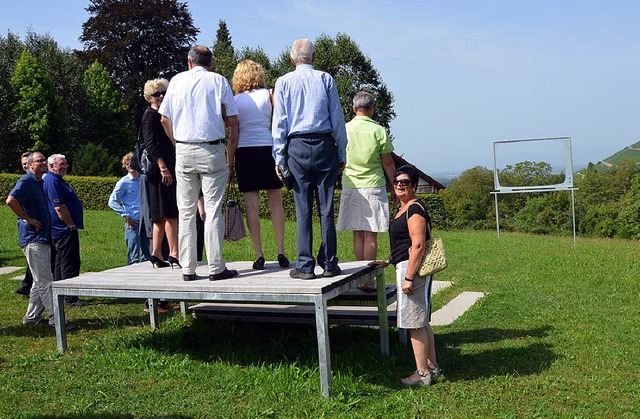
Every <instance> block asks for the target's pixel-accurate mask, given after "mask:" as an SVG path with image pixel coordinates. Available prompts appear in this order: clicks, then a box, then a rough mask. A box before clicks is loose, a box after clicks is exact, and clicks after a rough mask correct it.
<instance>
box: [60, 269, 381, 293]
mask: <svg viewBox="0 0 640 419" xmlns="http://www.w3.org/2000/svg"><path fill="white" fill-rule="evenodd" d="M252 265H253V262H250V261H241V262H229V263H227V268H229V269H236V270H238V273H239V275H238V276H236V277H233V278H230V279H226V280H222V281H209V279H208V269H207V266H206V265H205V264H204V263H202V262H201V263H200V265H199V266H198V268H197V270H196V274H197V275H198V279H197V280H195V281H188V282H187V281H183V280H182V270H181V269H171V268H170V267H168V268H153V266H152V265H151V263H149V262H145V263H137V264H134V265H128V266H123V267H120V268H114V269H109V270H106V271H102V272H90V273H84V274H81V275H80V276H78V277H75V278H69V279H65V280H62V281H56V282H54V283H53V287H54V288H59V289H65V288H66V289H85V290H91V289H95V290H98V289H100V290H119V291H156V290H157V291H164V292H166V291H173V292H191V291H193V292H206V293H212V292H221V293H240V294H323V293H326V292H328V291H330V290H331V289H333V288H337V287H340V286H342V285H344V284H346V283H348V282H350V281H352V280H353V279H354V277H359V276H362V274H363V273H366V272H373V271H374V270H375V269H374V268H372V267H369V266H367V262H363V261H357V262H340V264H339V266H340V268H341V269H342V273H341V274H340V275H337V276H335V277H332V278H323V277H322V270H321V269H319V268H317V267H316V271H315V273H316V275H318V277H317V278H316V279H312V280H302V279H294V278H291V277H290V276H289V271H290V270H291V269H292V267H293V266H294V263H292V264H291V265H292V266H291V267H289V268H280V266H279V265H278V262H271V261H270V262H267V263H266V264H265V267H266V269H265V270H254V269H253V268H252Z"/></svg>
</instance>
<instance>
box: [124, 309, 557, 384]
mask: <svg viewBox="0 0 640 419" xmlns="http://www.w3.org/2000/svg"><path fill="white" fill-rule="evenodd" d="M550 330H551V328H550V327H540V328H535V329H494V328H490V329H478V330H468V331H462V332H452V333H444V334H438V335H436V344H437V351H438V359H439V362H440V364H441V366H442V367H443V369H444V371H445V376H446V379H447V380H448V381H458V380H473V379H478V378H487V377H492V376H505V375H530V374H537V373H540V372H541V371H542V370H544V369H547V368H548V367H549V366H550V365H551V364H552V363H553V361H554V360H556V359H557V355H556V354H555V353H554V352H553V350H552V346H551V345H550V344H547V343H544V342H541V340H542V339H544V338H545V337H546V336H548V334H549V331H550ZM389 338H390V342H391V355H390V356H389V357H383V356H382V355H381V353H380V333H379V331H378V330H377V329H371V328H360V327H345V326H340V327H332V328H331V330H330V347H331V361H332V370H333V372H334V374H336V373H340V374H344V375H349V376H354V377H366V378H365V381H368V382H371V383H376V384H383V385H389V386H392V387H396V386H398V385H399V383H398V377H399V376H400V375H401V374H402V373H405V372H407V373H408V372H410V371H411V370H413V369H415V365H414V361H413V354H412V352H411V347H410V345H408V346H403V345H401V344H400V343H399V339H398V332H397V331H392V332H390V336H389ZM525 338H527V339H526V341H525V340H524V339H525ZM501 341H509V342H506V343H505V342H502V343H500V342H501ZM492 343H493V344H495V345H491V344H492ZM469 344H472V345H475V346H474V347H475V348H481V349H482V350H479V351H473V350H472V351H469V350H465V351H464V353H463V351H462V350H461V348H460V346H462V345H469ZM477 344H480V346H478V345H477ZM485 344H489V345H485ZM127 345H129V346H131V347H140V346H142V347H148V348H151V349H153V350H156V351H159V352H162V353H185V354H187V355H189V357H191V358H192V359H194V360H198V361H201V362H206V363H208V362H216V361H222V362H225V363H233V364H237V365H241V366H264V365H281V364H283V363H293V362H295V363H296V364H298V365H300V366H303V367H306V368H309V369H311V370H315V369H317V368H318V349H317V348H318V346H317V341H316V329H315V326H314V325H306V324H269V323H266V324H265V323H259V324H253V323H245V322H224V321H220V320H204V319H195V320H194V321H193V323H192V324H191V325H190V326H187V327H182V328H180V329H179V330H168V331H163V330H162V329H160V330H159V331H157V332H156V333H153V334H149V335H144V336H140V335H138V336H136V337H134V338H133V339H132V340H131V341H130V342H128V343H127ZM505 345H508V346H509V347H505ZM485 346H487V348H486V349H485Z"/></svg>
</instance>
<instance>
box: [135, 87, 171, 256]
mask: <svg viewBox="0 0 640 419" xmlns="http://www.w3.org/2000/svg"><path fill="white" fill-rule="evenodd" d="M168 85H169V82H168V81H167V80H166V79H155V80H149V81H147V82H146V83H145V85H144V98H145V99H146V100H147V102H149V104H150V106H149V108H147V110H146V111H145V113H144V115H143V116H142V123H141V127H142V138H143V139H144V146H145V148H146V149H147V153H148V156H149V159H150V160H152V161H154V162H155V163H156V164H155V167H154V168H153V169H152V170H149V171H148V172H147V173H146V175H147V180H148V190H149V194H148V196H149V208H150V209H151V221H153V244H152V246H153V249H152V252H151V263H152V264H153V266H155V267H159V268H163V267H167V266H169V265H170V264H171V267H173V265H174V264H177V265H178V266H180V263H179V262H178V260H179V259H178V204H177V202H176V182H175V168H176V153H175V148H174V145H173V143H172V142H171V140H170V139H169V137H167V134H166V133H165V132H164V128H163V127H162V124H161V123H160V118H161V115H160V114H159V113H158V108H160V104H161V103H162V99H164V94H165V92H166V91H167V86H168ZM165 234H166V236H167V242H168V244H169V257H168V259H167V261H165V260H164V258H163V257H162V239H163V238H164V235H165Z"/></svg>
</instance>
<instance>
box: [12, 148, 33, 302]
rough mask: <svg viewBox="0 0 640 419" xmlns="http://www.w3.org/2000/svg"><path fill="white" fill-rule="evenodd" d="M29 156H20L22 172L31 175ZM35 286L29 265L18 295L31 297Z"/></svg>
mask: <svg viewBox="0 0 640 419" xmlns="http://www.w3.org/2000/svg"><path fill="white" fill-rule="evenodd" d="M29 154H31V152H29V151H25V152H24V153H22V155H21V156H20V163H21V164H22V170H23V171H25V172H27V173H29V162H28V159H29ZM32 285H33V276H32V275H31V269H29V264H27V271H26V272H25V274H24V279H23V280H22V284H21V285H20V288H18V289H17V290H16V294H20V295H26V296H29V293H30V292H31V286H32Z"/></svg>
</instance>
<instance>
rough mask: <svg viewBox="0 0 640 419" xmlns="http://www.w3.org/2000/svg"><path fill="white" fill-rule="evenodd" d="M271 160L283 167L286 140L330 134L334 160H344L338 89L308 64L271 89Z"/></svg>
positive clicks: (286, 75)
mask: <svg viewBox="0 0 640 419" xmlns="http://www.w3.org/2000/svg"><path fill="white" fill-rule="evenodd" d="M273 99H274V100H273V102H274V109H273V122H272V125H271V135H272V136H273V158H274V159H275V161H276V164H277V165H281V164H285V156H284V151H285V147H286V145H287V138H288V137H290V136H292V135H295V134H314V133H323V132H326V133H331V135H332V136H333V139H334V140H335V142H336V145H337V146H338V159H339V160H340V162H342V163H344V162H346V161H347V153H346V146H347V132H346V130H345V126H344V114H343V113H342V107H341V106H340V98H339V96H338V89H337V88H336V84H335V82H334V80H333V77H331V75H330V74H328V73H325V72H324V71H319V70H315V69H314V68H313V66H312V65H310V64H298V65H297V66H296V69H295V71H292V72H290V73H287V74H285V75H284V76H282V77H279V78H278V80H277V81H276V86H275V89H274V97H273Z"/></svg>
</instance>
